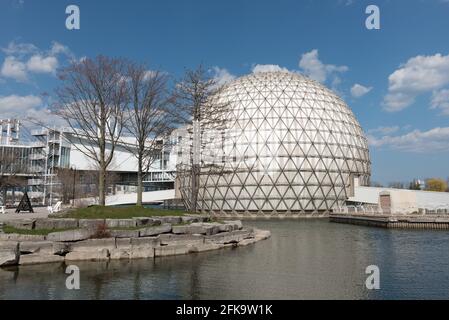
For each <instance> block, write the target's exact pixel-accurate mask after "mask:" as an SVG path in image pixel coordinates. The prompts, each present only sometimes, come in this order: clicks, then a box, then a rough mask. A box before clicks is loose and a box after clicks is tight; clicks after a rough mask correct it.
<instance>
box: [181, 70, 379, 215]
mask: <svg viewBox="0 0 449 320" xmlns="http://www.w3.org/2000/svg"><path fill="white" fill-rule="evenodd" d="M217 99H219V100H220V101H221V102H227V103H229V108H230V112H229V114H228V116H227V119H228V120H227V122H226V128H225V129H223V130H220V131H217V130H210V131H209V132H207V131H204V132H203V133H202V135H203V137H202V141H201V142H202V151H201V169H200V172H199V178H198V183H199V193H198V204H197V208H198V210H200V211H202V212H211V213H217V214H220V213H239V214H242V213H243V214H245V213H258V214H282V213H291V214H309V213H323V212H329V211H331V210H332V208H333V207H334V206H336V205H338V204H341V203H342V202H343V201H345V200H346V198H347V194H348V191H349V188H350V186H351V184H352V180H353V178H354V177H358V180H359V182H360V184H362V185H366V184H368V183H369V177H370V157H369V151H368V144H367V139H366V138H365V136H364V134H363V131H362V128H361V127H360V125H359V123H358V122H357V120H356V119H355V117H354V114H353V113H352V111H351V110H350V108H349V107H348V106H347V105H346V104H345V103H344V101H343V100H342V99H340V98H339V97H338V96H337V95H336V94H335V93H333V92H332V91H330V90H329V89H327V88H326V87H324V86H323V85H322V84H320V83H318V82H316V81H313V80H311V79H309V78H306V77H304V76H302V75H300V74H297V73H288V72H265V73H253V74H251V75H247V76H244V77H241V78H239V79H237V80H235V81H233V82H231V83H230V84H228V85H227V86H226V88H225V89H224V91H223V92H222V93H221V94H220V96H219V97H217ZM183 161H184V162H183V163H181V164H179V165H178V168H179V172H178V174H179V182H180V192H181V195H182V196H183V199H184V202H185V205H186V206H187V208H190V207H191V203H190V199H191V175H190V172H191V170H190V167H189V166H190V165H189V161H185V160H183Z"/></svg>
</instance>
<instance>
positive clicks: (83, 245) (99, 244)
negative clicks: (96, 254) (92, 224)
mask: <svg viewBox="0 0 449 320" xmlns="http://www.w3.org/2000/svg"><path fill="white" fill-rule="evenodd" d="M115 248H116V246H115V239H114V238H106V239H87V240H83V241H78V242H73V243H71V244H70V252H84V251H101V250H103V249H108V250H113V249H115Z"/></svg>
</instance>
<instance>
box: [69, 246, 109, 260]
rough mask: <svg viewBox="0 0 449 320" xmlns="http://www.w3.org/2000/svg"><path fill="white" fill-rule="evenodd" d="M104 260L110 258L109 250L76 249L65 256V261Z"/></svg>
mask: <svg viewBox="0 0 449 320" xmlns="http://www.w3.org/2000/svg"><path fill="white" fill-rule="evenodd" d="M83 260H89V261H102V260H109V250H108V249H102V250H89V251H76V252H69V253H67V254H66V256H65V261H83Z"/></svg>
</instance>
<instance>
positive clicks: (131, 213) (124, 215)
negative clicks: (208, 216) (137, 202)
mask: <svg viewBox="0 0 449 320" xmlns="http://www.w3.org/2000/svg"><path fill="white" fill-rule="evenodd" d="M186 213H187V212H186V211H184V210H165V209H154V208H144V207H139V206H129V207H106V206H91V207H87V208H81V209H75V210H72V211H69V212H66V213H62V214H53V215H50V216H49V217H52V218H75V219H129V218H133V217H154V216H182V215H184V214H186Z"/></svg>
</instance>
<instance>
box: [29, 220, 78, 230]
mask: <svg viewBox="0 0 449 320" xmlns="http://www.w3.org/2000/svg"><path fill="white" fill-rule="evenodd" d="M34 228H35V229H37V230H42V229H47V230H53V229H76V228H78V220H76V219H56V218H42V219H36V222H35V225H34Z"/></svg>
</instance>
